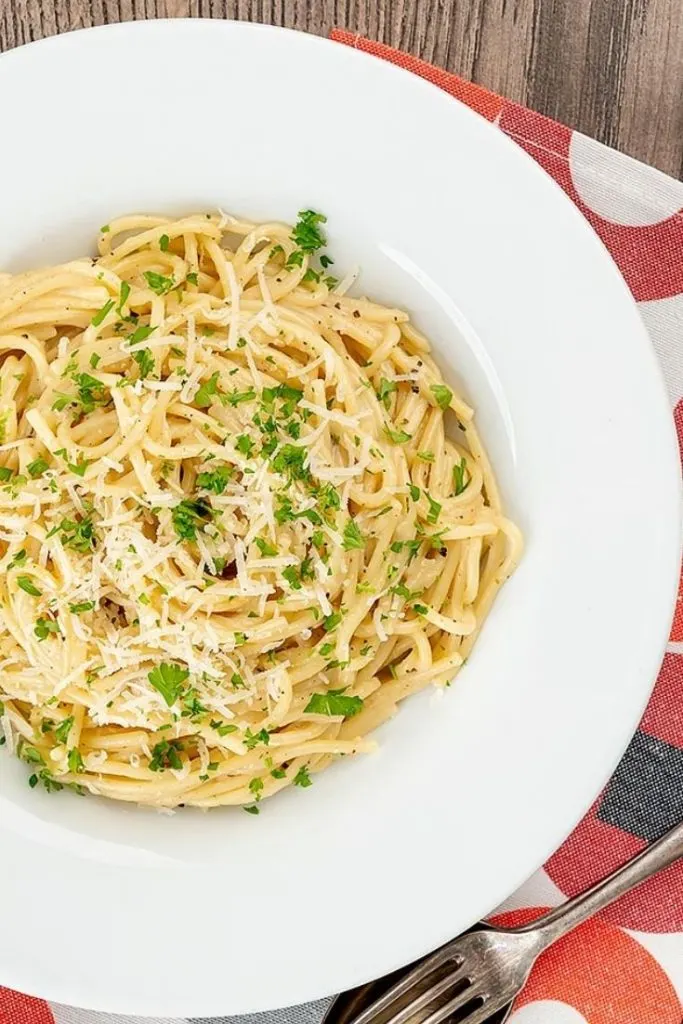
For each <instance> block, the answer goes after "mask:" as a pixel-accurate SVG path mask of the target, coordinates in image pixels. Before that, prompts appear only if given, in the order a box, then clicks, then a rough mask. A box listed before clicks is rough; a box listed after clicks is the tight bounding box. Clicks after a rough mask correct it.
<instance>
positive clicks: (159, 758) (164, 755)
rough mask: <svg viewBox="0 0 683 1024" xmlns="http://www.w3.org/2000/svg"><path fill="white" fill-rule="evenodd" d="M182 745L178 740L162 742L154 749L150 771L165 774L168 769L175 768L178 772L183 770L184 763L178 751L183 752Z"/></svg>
mask: <svg viewBox="0 0 683 1024" xmlns="http://www.w3.org/2000/svg"><path fill="white" fill-rule="evenodd" d="M182 749H183V747H182V744H181V743H179V742H178V740H161V742H160V743H157V744H156V746H154V747H152V759H151V761H150V762H149V765H148V767H149V770H150V771H152V772H163V771H165V769H166V768H174V769H175V770H176V771H177V772H179V771H181V770H182V767H183V762H182V760H181V759H180V755H179V753H178V751H180V750H182Z"/></svg>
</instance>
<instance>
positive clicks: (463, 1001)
mask: <svg viewBox="0 0 683 1024" xmlns="http://www.w3.org/2000/svg"><path fill="white" fill-rule="evenodd" d="M477 997H479V998H480V999H481V994H480V993H478V992H477V991H476V990H475V989H473V988H472V986H471V985H469V984H468V985H466V986H465V988H464V989H462V991H460V992H458V994H457V996H454V998H453V999H450V1000H449V1001H448V1002H447V1003H444V1004H443V1006H440V1007H439V1009H438V1010H435V1011H434V1013H432V1014H430V1015H429V1017H427V1018H426V1019H425V1020H423V1021H422V1024H443V1022H444V1021H446V1020H448V1018H449V1017H450V1016H451V1015H452V1014H454V1013H455V1012H456V1010H462V1008H463V1007H464V1006H467V1004H468V1003H471V1002H472V1001H473V1000H475V999H477ZM476 1009H480V1007H477V1008H476ZM494 1009H495V1007H493V1008H489V1013H493V1010H494ZM473 1012H476V1010H475V1011H473ZM482 1019H483V1020H486V1017H483V1018H482ZM473 1021H474V1017H472V1016H470V1015H468V1016H467V1017H463V1018H462V1019H461V1021H459V1022H458V1024H472V1022H473ZM392 1024H393V1021H392Z"/></svg>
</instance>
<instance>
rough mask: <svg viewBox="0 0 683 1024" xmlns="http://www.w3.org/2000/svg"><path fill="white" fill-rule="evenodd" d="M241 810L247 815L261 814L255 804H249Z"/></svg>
mask: <svg viewBox="0 0 683 1024" xmlns="http://www.w3.org/2000/svg"><path fill="white" fill-rule="evenodd" d="M242 810H243V811H246V812H247V814H260V813H261V809H260V807H257V806H256V804H251V805H250V806H249V807H243V808H242Z"/></svg>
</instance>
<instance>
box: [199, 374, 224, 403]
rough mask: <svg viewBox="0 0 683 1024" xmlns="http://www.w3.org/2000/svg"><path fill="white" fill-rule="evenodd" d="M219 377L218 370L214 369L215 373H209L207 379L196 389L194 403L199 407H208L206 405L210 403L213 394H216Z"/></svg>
mask: <svg viewBox="0 0 683 1024" xmlns="http://www.w3.org/2000/svg"><path fill="white" fill-rule="evenodd" d="M219 377H220V374H219V372H218V370H216V372H215V373H212V374H211V376H210V377H209V379H208V380H205V381H204V383H203V384H202V386H201V387H200V388H199V390H198V391H197V394H196V395H195V396H194V404H195V405H196V406H197V407H198V408H199V409H208V407H209V406H210V405H211V401H212V399H213V396H214V395H216V394H218V380H219Z"/></svg>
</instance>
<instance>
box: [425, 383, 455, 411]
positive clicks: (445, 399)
mask: <svg viewBox="0 0 683 1024" xmlns="http://www.w3.org/2000/svg"><path fill="white" fill-rule="evenodd" d="M429 390H430V391H431V393H432V394H433V395H434V398H435V399H436V404H437V405H438V406H439V408H440V409H447V408H448V406H449V405H450V404H451V400H452V398H453V392H452V391H451V389H450V388H447V387H446V385H445V384H431V385H430V388H429Z"/></svg>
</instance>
